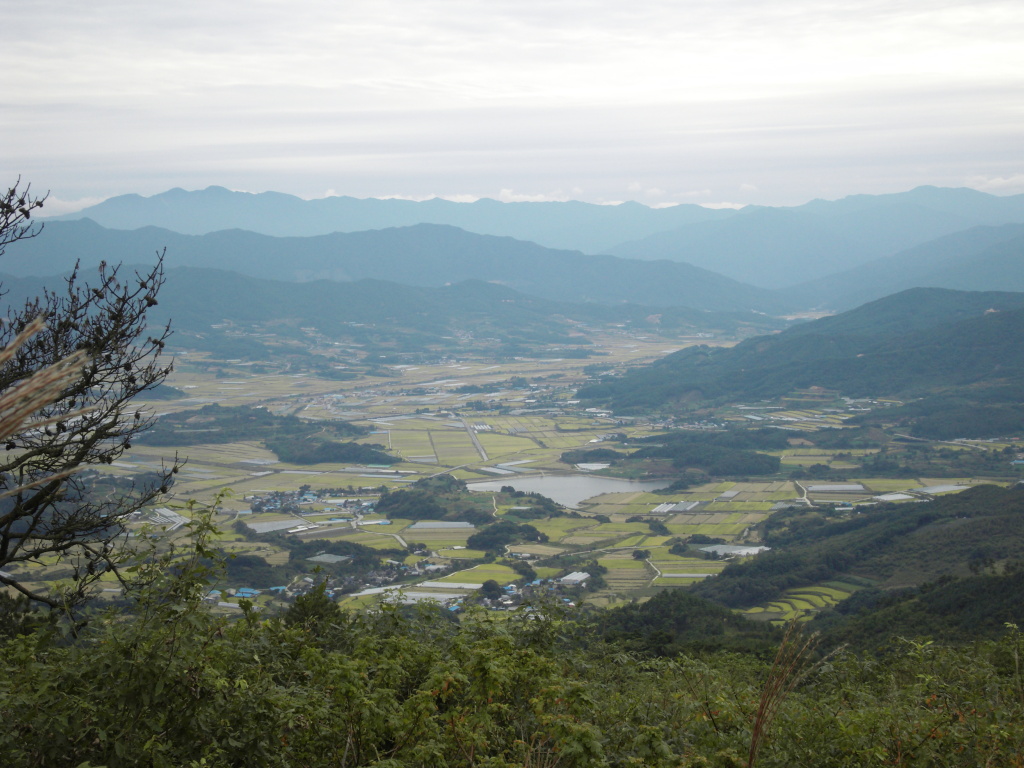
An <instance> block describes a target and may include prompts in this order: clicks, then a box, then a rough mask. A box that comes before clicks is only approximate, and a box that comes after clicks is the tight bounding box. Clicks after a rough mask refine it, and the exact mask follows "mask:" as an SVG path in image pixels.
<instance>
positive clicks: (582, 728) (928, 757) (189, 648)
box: [0, 520, 1024, 768]
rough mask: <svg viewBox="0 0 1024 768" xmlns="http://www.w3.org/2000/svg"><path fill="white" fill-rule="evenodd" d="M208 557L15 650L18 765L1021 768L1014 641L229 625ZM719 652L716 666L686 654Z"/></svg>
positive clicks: (696, 621)
mask: <svg viewBox="0 0 1024 768" xmlns="http://www.w3.org/2000/svg"><path fill="white" fill-rule="evenodd" d="M193 535H194V542H195V546H194V547H193V548H192V549H191V550H190V551H178V552H174V553H170V554H167V555H164V556H158V555H156V554H155V553H154V554H152V555H147V556H144V557H141V558H140V561H139V562H138V563H137V565H136V570H135V572H134V573H135V577H134V580H133V582H132V583H131V584H130V585H129V589H128V592H127V601H128V605H127V607H125V608H123V609H121V610H119V611H118V612H116V613H106V612H103V611H100V612H98V613H93V614H92V615H90V616H88V617H87V618H88V621H87V622H81V621H80V622H79V623H78V624H77V625H74V626H71V625H68V624H67V623H66V622H65V621H63V620H58V621H56V622H31V621H25V620H24V618H25V617H24V615H22V616H21V619H22V621H21V623H20V625H19V627H20V631H18V630H12V631H9V632H8V633H7V636H6V638H5V639H4V640H3V641H2V644H0V665H2V668H3V674H2V675H0V716H2V717H3V723H4V727H3V729H0V760H2V761H3V764H4V765H5V766H12V768H14V767H21V766H44V765H58V766H59V765H68V766H86V765H90V766H109V767H110V768H121V766H138V765H147V766H160V767H161V768H164V767H166V768H171V767H172V766H173V767H175V768H176V767H177V766H218V767H219V766H282V767H285V766H287V767H289V768H290V767H291V766H310V767H311V768H312V767H314V766H377V767H384V766H388V767H390V768H397V767H398V766H449V767H451V768H456V767H458V768H463V767H467V768H468V767H469V766H506V767H512V766H517V767H519V768H527V766H530V767H531V768H532V767H534V766H566V767H572V766H579V767H581V768H582V767H584V766H586V767H588V768H589V767H590V766H595V767H596V766H635V765H644V766H654V767H656V768H657V767H660V766H666V767H667V766H689V765H704V766H728V767H731V768H736V767H738V766H747V767H748V768H752V766H754V765H759V766H786V768H789V767H790V766H794V765H808V766H809V765H814V766H849V765H879V766H882V765H900V766H910V765H948V766H978V765H990V766H1012V765H1019V760H1020V744H1021V743H1024V686H1022V679H1021V670H1020V654H1021V651H1022V650H1024V639H1022V638H1021V636H1020V634H1019V633H1018V631H1017V630H1016V628H1013V627H1010V628H1005V627H1004V628H1003V632H1002V633H1001V635H1000V636H999V637H997V638H995V639H993V640H985V641H979V642H974V643H972V644H971V645H970V646H965V647H956V646H944V645H939V644H935V643H931V642H928V641H922V640H917V639H898V640H894V641H893V642H892V643H891V644H889V645H887V646H886V647H884V648H882V649H880V650H879V651H878V652H877V653H874V654H872V655H863V654H861V653H859V652H855V651H853V650H850V649H849V648H846V649H844V648H842V647H829V646H824V645H822V644H817V645H815V643H814V642H813V641H811V642H807V640H806V639H805V638H804V637H802V636H800V635H799V633H797V634H793V633H790V634H788V635H787V636H785V637H782V636H781V635H780V634H778V633H777V632H775V631H774V630H769V629H767V628H765V627H752V628H747V627H745V626H744V625H743V624H742V622H738V620H735V619H731V618H729V616H728V615H727V614H722V613H720V611H721V609H717V608H714V607H712V606H707V605H705V604H703V603H702V602H701V601H698V600H696V598H693V597H690V596H687V595H685V594H683V593H677V594H671V593H667V594H666V596H664V597H661V598H658V599H656V600H652V601H650V602H649V603H648V604H647V605H646V606H629V607H626V608H623V609H619V610H617V611H611V612H610V613H607V614H601V617H600V618H599V619H596V620H595V619H593V618H591V617H590V616H589V615H588V614H587V613H586V612H585V611H581V610H568V609H565V608H562V607H561V604H560V603H557V602H545V601H541V602H538V603H536V604H535V605H533V606H532V607H530V608H528V609H526V610H523V611H520V612H518V613H517V614H514V615H512V616H509V617H507V618H506V617H502V620H494V619H493V618H491V616H492V615H491V614H487V613H485V612H481V613H472V612H470V613H467V614H465V615H463V616H462V617H460V618H459V619H458V620H453V619H452V618H451V617H450V616H449V615H447V612H442V611H438V610H436V609H434V608H430V607H421V608H415V609H414V608H403V607H401V606H398V605H386V606H384V607H383V608H382V609H381V610H379V611H375V612H366V613H349V614H345V613H342V612H341V611H340V610H339V609H338V608H337V606H335V605H334V604H333V603H331V602H330V601H329V600H327V599H326V598H325V596H324V594H323V591H322V590H318V589H314V590H312V591H311V592H309V593H308V594H307V595H305V596H303V597H300V598H298V599H297V600H296V602H295V603H294V604H293V605H292V607H290V608H289V609H288V610H287V611H286V612H285V613H284V614H283V615H280V616H265V615H262V614H260V613H257V612H255V611H254V610H252V609H251V608H248V607H247V608H246V609H245V610H244V612H243V615H242V616H241V617H240V618H237V619H229V618H224V617H220V616H216V615H214V614H211V613H210V612H209V610H208V609H207V606H206V605H205V604H204V603H203V602H202V598H203V597H204V596H205V595H206V593H207V591H208V590H209V588H210V585H211V583H213V580H214V579H215V578H216V576H217V572H216V567H215V566H214V567H213V569H212V570H211V568H210V567H209V566H207V565H205V563H206V561H207V560H209V559H211V558H215V557H216V554H215V552H213V550H211V549H209V548H208V547H209V535H210V530H209V528H208V527H207V526H206V524H205V523H204V522H202V520H200V521H198V522H197V523H196V524H194V528H193ZM716 611H718V612H719V613H716ZM7 615H8V617H13V616H15V615H16V614H15V613H12V612H11V611H8V614H7ZM720 625H721V626H720ZM5 626H7V627H8V628H9V629H10V628H11V624H10V622H8V623H7V624H6V625H5ZM68 630H70V631H68ZM707 637H714V638H716V639H722V640H723V643H722V647H719V648H717V649H716V650H712V649H711V648H712V646H713V645H714V644H711V643H707V642H706V641H705V642H704V647H703V648H702V647H695V646H693V645H692V642H691V641H692V640H693V638H705V639H706V638H707ZM673 638H675V640H673ZM731 642H735V643H736V645H737V646H738V647H742V650H733V651H729V650H723V647H724V648H728V647H729V644H730V643H731ZM775 648H779V649H780V650H779V651H778V653H776V652H775V650H774V649H775Z"/></svg>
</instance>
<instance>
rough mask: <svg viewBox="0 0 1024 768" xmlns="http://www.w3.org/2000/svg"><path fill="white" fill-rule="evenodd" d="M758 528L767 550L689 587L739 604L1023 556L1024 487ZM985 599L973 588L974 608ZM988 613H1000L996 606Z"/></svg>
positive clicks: (894, 581)
mask: <svg viewBox="0 0 1024 768" xmlns="http://www.w3.org/2000/svg"><path fill="white" fill-rule="evenodd" d="M762 526H763V527H762V528H761V531H762V538H763V540H764V542H765V543H766V544H767V545H768V546H770V547H772V548H773V549H772V551H771V552H767V553H763V554H761V555H759V556H758V557H756V558H752V559H750V560H747V561H745V562H738V563H731V564H729V565H728V566H726V567H725V569H723V571H722V573H721V574H720V575H719V576H718V577H717V578H715V579H706V580H704V581H703V582H701V583H700V584H698V585H696V586H695V587H694V588H693V590H694V593H695V594H698V595H700V596H701V597H705V598H708V599H711V600H714V601H715V602H718V603H721V604H723V605H726V606H730V607H735V608H740V607H749V606H752V605H756V604H763V603H765V602H769V601H772V600H776V599H778V598H779V597H781V596H782V594H783V593H784V592H785V591H786V590H788V589H793V588H795V587H803V586H810V585H813V584H820V583H822V582H826V581H830V580H836V579H842V580H846V581H852V582H854V583H863V584H867V583H873V584H876V585H878V586H880V587H887V586H889V587H891V586H898V585H903V586H906V585H920V584H924V583H928V582H935V581H938V580H939V579H940V578H942V577H943V576H960V577H968V576H970V575H971V574H972V573H974V572H978V571H980V570H983V569H985V568H990V567H992V566H993V565H994V564H996V563H1006V562H1011V561H1015V560H1022V559H1024V488H1017V487H1014V488H1008V489H1007V488H999V487H997V486H978V487H975V488H971V489H968V490H966V491H963V492H962V493H959V494H953V495H950V496H945V497H941V498H938V499H936V500H935V501H932V502H928V503H925V504H891V505H881V506H879V507H878V508H876V509H874V510H873V511H867V512H863V513H861V514H855V515H853V516H850V517H847V518H841V519H828V518H826V517H825V516H824V514H823V513H822V512H819V511H813V510H799V509H794V510H790V511H787V512H781V513H778V514H776V515H774V516H773V517H772V518H770V519H769V520H768V521H766V522H765V523H764V524H762ZM865 580H867V581H865ZM1020 597H1021V598H1024V594H1022V595H1020ZM984 598H985V596H984V595H983V594H979V595H978V596H977V599H978V601H979V602H978V605H979V606H983V605H985V599H984ZM853 604H855V603H853ZM992 615H993V616H998V615H1000V614H999V612H998V611H997V610H995V609H993V610H992Z"/></svg>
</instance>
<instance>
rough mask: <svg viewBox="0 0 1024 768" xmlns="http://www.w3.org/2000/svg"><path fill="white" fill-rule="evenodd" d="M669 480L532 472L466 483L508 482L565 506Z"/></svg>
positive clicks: (494, 485)
mask: <svg viewBox="0 0 1024 768" xmlns="http://www.w3.org/2000/svg"><path fill="white" fill-rule="evenodd" d="M671 482H672V481H671V480H622V479H620V478H617V477H595V476H593V475H532V476H517V477H506V478H504V479H502V480H484V481H482V482H479V483H469V490H471V491H500V490H501V488H502V486H505V485H511V486H512V487H513V488H515V489H516V490H517V491H527V492H530V493H540V494H543V495H544V496H547V497H548V498H549V499H553V500H554V501H556V502H558V503H559V504H561V505H562V506H565V507H578V506H579V505H580V502H581V501H585V500H586V499H589V498H591V497H593V496H600V495H601V494H602V493H630V492H637V491H654V490H657V489H658V488H664V487H665V486H667V485H669V484H670V483H671Z"/></svg>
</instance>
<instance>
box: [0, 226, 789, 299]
mask: <svg viewBox="0 0 1024 768" xmlns="http://www.w3.org/2000/svg"><path fill="white" fill-rule="evenodd" d="M164 247H166V249H167V264H168V266H196V267H208V268H216V269H223V270H229V271H234V272H239V273H242V274H246V275H249V276H252V277H259V278H265V279H269V280H286V281H313V280H335V281H351V280H361V279H367V278H368V279H377V280H393V281H395V282H401V283H403V284H406V285H414V286H442V285H446V284H448V283H460V282H463V281H466V280H484V281H489V282H496V283H501V284H503V285H507V286H509V287H511V288H514V289H515V290H517V291H521V292H523V293H528V294H531V295H534V296H540V297H546V298H549V299H557V300H560V301H572V302H586V301H593V302H599V303H618V302H629V303H634V304H643V305H648V306H676V307H678V306H689V307H693V308H695V309H705V310H713V311H747V310H755V311H760V312H767V313H777V312H780V311H785V310H787V309H788V308H791V306H792V305H791V304H790V303H789V302H788V301H787V299H786V297H784V296H779V295H776V294H773V293H772V292H770V291H765V290H762V289H759V288H754V287H752V286H748V285H743V284H742V283H738V282H736V281H734V280H730V279H728V278H725V277H722V276H721V275H717V274H714V273H712V272H708V271H707V270H702V269H699V268H697V267H693V266H690V265H688V264H680V263H677V262H667V261H663V262H656V261H636V260H631V259H622V258H619V257H617V256H586V255H584V254H582V253H579V252H577V251H558V250H553V249H550V248H544V247H542V246H539V245H537V244H535V243H530V242H524V241H519V240H514V239H512V238H508V237H494V236H489V235H476V234H472V233H469V232H464V231H463V230H460V229H457V228H455V227H449V226H441V225H435V224H418V225H415V226H411V227H402V228H393V229H384V230H371V231H368V232H353V233H334V234H330V235H319V236H315V237H286V238H278V237H270V236H267V235H260V234H256V233H253V232H246V231H242V230H228V231H220V232H213V233H211V234H208V235H181V234H178V233H174V232H169V231H167V230H161V229H157V228H155V227H146V228H143V229H138V230H133V231H124V230H116V229H105V228H103V227H101V226H99V225H98V224H96V223H95V222H93V221H90V220H82V221H54V222H48V223H47V224H46V227H45V229H44V231H43V233H42V235H40V236H39V237H37V238H34V239H31V240H26V241H22V242H19V243H16V244H14V245H12V246H10V247H8V249H7V254H6V256H5V258H4V261H3V264H0V270H2V271H4V272H7V273H10V274H13V275H17V276H19V277H28V276H30V275H49V274H56V273H60V272H63V271H65V270H68V269H70V268H71V266H72V265H73V264H74V262H75V260H76V259H80V260H81V261H82V263H83V265H85V266H91V265H95V264H98V263H99V262H100V261H101V260H106V261H109V262H114V263H116V262H124V263H140V262H146V261H152V260H153V258H154V257H153V254H155V253H156V252H158V251H161V250H162V249H163V248H164Z"/></svg>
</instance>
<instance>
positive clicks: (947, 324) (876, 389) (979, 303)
mask: <svg viewBox="0 0 1024 768" xmlns="http://www.w3.org/2000/svg"><path fill="white" fill-rule="evenodd" d="M1022 375H1024V293H995V292H985V293H976V292H965V291H951V290H944V289H934V288H930V289H926V288H918V289H913V290H910V291H904V292H902V293H900V294H896V295H894V296H889V297H886V298H884V299H880V300H878V301H875V302H872V303H870V304H866V305H864V306H862V307H859V308H858V309H855V310H852V311H850V312H846V313H843V314H841V315H835V316H833V317H829V318H824V319H822V320H817V321H815V322H811V323H805V324H802V325H798V326H795V327H793V328H790V329H788V330H786V331H784V332H782V333H780V334H778V335H775V336H762V337H758V338H754V339H748V340H747V341H744V342H742V343H741V344H738V345H737V346H735V347H733V348H730V349H711V348H708V347H703V346H702V347H690V348H687V349H684V350H681V351H679V352H676V353H674V354H672V355H669V356H667V357H665V358H663V359H662V360H659V361H657V362H656V363H653V364H652V365H650V366H647V367H644V368H641V369H637V370H635V371H631V372H629V373H627V374H626V375H624V376H623V377H621V378H619V379H612V380H608V381H605V382H603V383H601V384H596V385H593V386H590V387H586V388H584V389H582V390H581V391H580V396H581V397H584V398H589V399H598V400H604V401H608V402H610V403H611V404H612V406H613V407H614V408H616V409H617V410H634V409H642V408H652V407H671V406H672V405H673V404H679V403H684V402H698V401H702V400H717V401H734V400H748V399H756V398H770V397H778V396H781V395H783V394H786V393H788V392H791V391H793V390H795V389H806V388H808V387H813V386H818V387H825V388H828V389H836V390H839V391H840V392H842V393H843V394H845V395H851V396H885V395H919V394H923V393H935V392H942V391H949V390H951V389H955V388H958V387H961V388H962V387H974V386H979V385H984V386H994V385H996V384H998V383H1013V382H1015V381H1018V380H1019V377H1020V376H1022Z"/></svg>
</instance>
